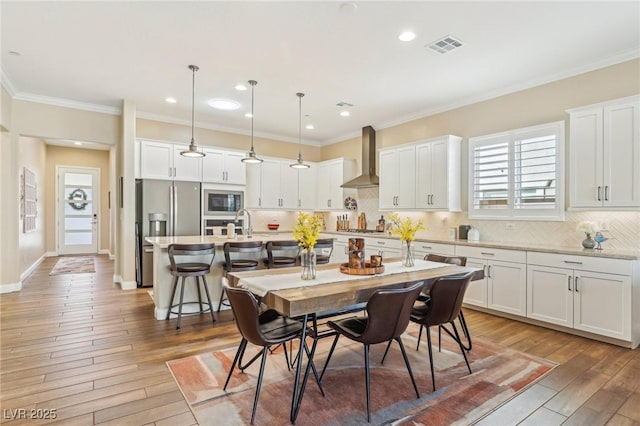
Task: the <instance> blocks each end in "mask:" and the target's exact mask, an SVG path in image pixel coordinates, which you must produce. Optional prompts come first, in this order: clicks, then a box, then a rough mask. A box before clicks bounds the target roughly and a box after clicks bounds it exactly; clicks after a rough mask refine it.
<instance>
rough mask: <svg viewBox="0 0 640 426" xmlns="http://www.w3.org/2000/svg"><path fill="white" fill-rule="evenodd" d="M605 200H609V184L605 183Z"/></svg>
mask: <svg viewBox="0 0 640 426" xmlns="http://www.w3.org/2000/svg"><path fill="white" fill-rule="evenodd" d="M604 200H605V201H609V185H605V187H604Z"/></svg>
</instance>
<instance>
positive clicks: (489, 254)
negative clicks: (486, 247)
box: [480, 251, 496, 256]
mask: <svg viewBox="0 0 640 426" xmlns="http://www.w3.org/2000/svg"><path fill="white" fill-rule="evenodd" d="M480 254H483V255H485V256H495V255H496V254H495V253H491V252H490V251H481V252H480Z"/></svg>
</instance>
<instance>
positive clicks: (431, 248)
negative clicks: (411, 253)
mask: <svg viewBox="0 0 640 426" xmlns="http://www.w3.org/2000/svg"><path fill="white" fill-rule="evenodd" d="M422 248H423V249H426V250H433V247H431V246H422Z"/></svg>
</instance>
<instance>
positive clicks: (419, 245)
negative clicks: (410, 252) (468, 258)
mask: <svg viewBox="0 0 640 426" xmlns="http://www.w3.org/2000/svg"><path fill="white" fill-rule="evenodd" d="M413 245H414V249H415V251H416V259H424V258H425V256H426V255H428V254H439V255H440V256H454V255H455V253H456V246H454V245H453V244H442V243H424V242H420V241H415V242H414V243H413Z"/></svg>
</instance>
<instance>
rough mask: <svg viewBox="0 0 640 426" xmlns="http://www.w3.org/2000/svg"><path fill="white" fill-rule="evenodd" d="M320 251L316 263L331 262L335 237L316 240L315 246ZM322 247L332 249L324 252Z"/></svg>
mask: <svg viewBox="0 0 640 426" xmlns="http://www.w3.org/2000/svg"><path fill="white" fill-rule="evenodd" d="M314 249H315V250H316V251H318V250H319V251H318V253H316V264H318V265H322V264H324V263H329V262H330V260H331V254H332V253H333V238H320V239H318V241H317V242H316V245H315V247H314ZM322 249H330V250H329V254H323V253H322Z"/></svg>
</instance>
